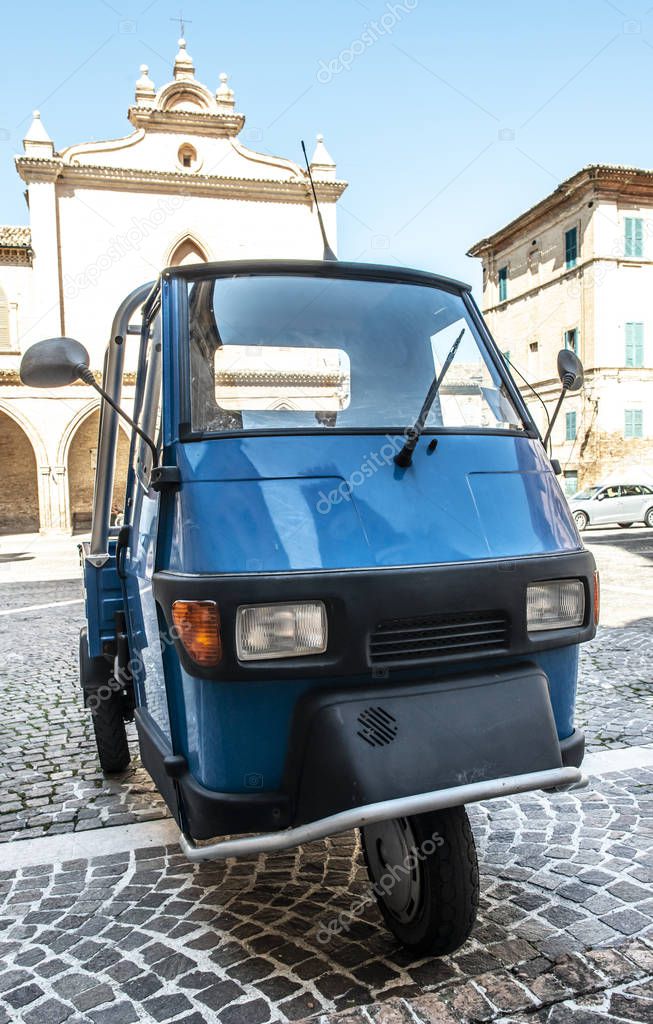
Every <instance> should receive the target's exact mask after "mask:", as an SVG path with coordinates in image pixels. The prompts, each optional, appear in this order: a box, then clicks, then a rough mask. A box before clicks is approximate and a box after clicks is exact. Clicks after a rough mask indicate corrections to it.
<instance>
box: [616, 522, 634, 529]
mask: <svg viewBox="0 0 653 1024" xmlns="http://www.w3.org/2000/svg"><path fill="white" fill-rule="evenodd" d="M618 525H619V526H620V527H621V529H622V530H627V529H628V527H629V526H632V525H633V524H632V523H618Z"/></svg>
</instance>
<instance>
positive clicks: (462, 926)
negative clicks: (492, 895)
mask: <svg viewBox="0 0 653 1024" xmlns="http://www.w3.org/2000/svg"><path fill="white" fill-rule="evenodd" d="M361 836H362V843H363V854H364V857H365V863H366V865H367V872H368V875H369V877H370V881H371V882H372V884H373V888H374V893H375V895H376V899H377V902H378V905H379V909H380V910H381V914H382V915H383V919H384V921H385V923H386V925H387V927H388V928H389V930H390V931H391V932H392V934H393V935H394V936H395V937H396V938H397V939H398V940H399V942H401V943H402V945H404V946H405V947H406V948H407V949H409V950H410V951H411V952H412V953H414V954H415V955H416V956H425V955H427V954H432V955H434V956H443V955H444V954H445V953H452V952H453V951H454V950H456V949H458V948H459V947H460V946H462V944H463V943H464V942H465V940H466V939H467V938H468V937H469V935H470V933H471V931H472V928H473V927H474V922H475V920H476V912H477V909H478V892H479V887H478V863H477V860H476V847H475V844H474V836H473V834H472V830H471V827H470V824H469V819H468V817H467V814H466V811H465V808H464V807H449V808H447V809H445V810H443V811H429V812H428V813H426V814H417V815H414V816H413V817H411V818H395V819H393V820H392V821H383V822H378V823H377V824H374V825H367V826H365V828H363V829H362V830H361Z"/></svg>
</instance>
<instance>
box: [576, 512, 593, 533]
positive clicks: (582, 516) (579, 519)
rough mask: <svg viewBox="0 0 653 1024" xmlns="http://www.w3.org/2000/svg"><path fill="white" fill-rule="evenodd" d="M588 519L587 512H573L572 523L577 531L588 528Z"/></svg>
mask: <svg viewBox="0 0 653 1024" xmlns="http://www.w3.org/2000/svg"><path fill="white" fill-rule="evenodd" d="M589 521H590V517H589V516H588V514H587V512H574V522H575V523H576V526H577V527H578V529H579V530H586V529H587V527H588V526H589Z"/></svg>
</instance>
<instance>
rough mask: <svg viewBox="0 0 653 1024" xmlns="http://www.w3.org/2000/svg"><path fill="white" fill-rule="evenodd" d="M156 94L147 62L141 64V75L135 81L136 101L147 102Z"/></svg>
mask: <svg viewBox="0 0 653 1024" xmlns="http://www.w3.org/2000/svg"><path fill="white" fill-rule="evenodd" d="M155 96H156V89H155V87H154V82H153V81H152V79H151V78H150V69H149V68H148V66H147V64H141V77H140V78H139V79H138V81H137V82H136V102H137V103H143V102H145V103H147V102H148V101H149V100H153V99H154V97H155Z"/></svg>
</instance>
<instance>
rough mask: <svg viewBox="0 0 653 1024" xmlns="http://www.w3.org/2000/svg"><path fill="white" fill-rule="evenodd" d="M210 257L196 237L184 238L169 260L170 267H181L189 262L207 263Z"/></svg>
mask: <svg viewBox="0 0 653 1024" xmlns="http://www.w3.org/2000/svg"><path fill="white" fill-rule="evenodd" d="M207 262H208V257H207V255H206V253H205V252H204V250H203V249H202V247H201V245H200V244H199V242H196V241H195V239H194V238H190V237H187V238H184V239H182V241H181V242H179V244H178V245H177V246H176V247H175V249H174V250H173V252H172V255H171V256H170V260H169V261H168V266H170V267H181V266H185V265H186V264H187V263H207Z"/></svg>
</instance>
